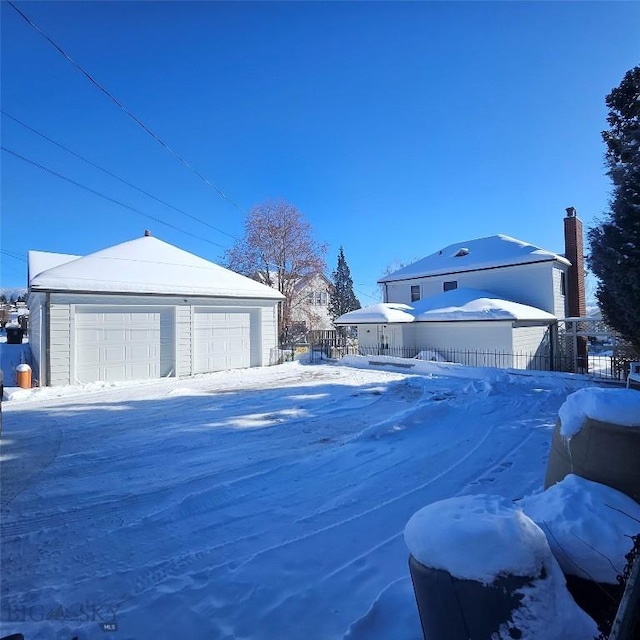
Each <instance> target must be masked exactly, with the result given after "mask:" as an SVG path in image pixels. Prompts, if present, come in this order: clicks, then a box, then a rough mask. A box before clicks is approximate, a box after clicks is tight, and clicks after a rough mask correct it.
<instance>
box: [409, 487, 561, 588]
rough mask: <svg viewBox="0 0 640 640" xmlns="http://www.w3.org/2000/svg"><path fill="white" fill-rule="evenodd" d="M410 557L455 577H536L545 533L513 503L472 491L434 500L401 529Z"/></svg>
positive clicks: (546, 549)
mask: <svg viewBox="0 0 640 640" xmlns="http://www.w3.org/2000/svg"><path fill="white" fill-rule="evenodd" d="M404 540H405V543H406V545H407V547H408V548H409V551H410V552H411V555H413V557H414V558H415V559H416V560H417V561H418V562H420V563H421V564H423V565H424V566H426V567H431V568H432V569H442V570H443V571H448V572H449V573H450V574H451V575H452V576H454V577H456V578H461V579H466V580H476V581H478V582H482V583H483V584H491V583H492V582H493V581H494V580H495V579H496V578H497V577H498V576H501V575H507V574H512V575H516V576H531V577H536V576H539V575H540V573H541V571H542V568H543V566H544V560H545V557H546V556H547V555H548V554H549V547H548V546H547V540H546V538H545V535H544V533H543V532H542V530H541V529H540V527H538V525H536V524H535V523H534V522H533V520H531V519H529V518H528V517H527V516H526V515H525V514H524V513H523V511H522V509H520V508H518V507H516V506H515V505H514V504H513V502H511V501H510V500H507V499H506V498H503V497H500V496H492V495H475V496H463V497H460V498H450V499H448V500H441V501H440V502H434V503H432V504H430V505H427V506H426V507H424V508H422V509H420V511H417V512H416V513H414V514H413V516H412V517H411V519H410V520H409V522H408V523H407V525H406V527H405V530H404Z"/></svg>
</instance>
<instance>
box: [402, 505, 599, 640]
mask: <svg viewBox="0 0 640 640" xmlns="http://www.w3.org/2000/svg"><path fill="white" fill-rule="evenodd" d="M404 539H405V542H406V544H407V546H408V547H409V550H410V552H411V554H412V555H413V556H414V558H416V560H418V561H419V562H421V563H422V564H424V565H425V566H428V567H431V568H434V569H442V570H444V571H448V572H449V573H450V574H451V575H453V576H454V577H457V578H461V579H469V580H476V581H479V582H482V583H483V584H487V585H488V584H491V583H493V582H494V581H495V580H496V578H498V577H500V576H502V575H506V574H511V575H516V576H530V577H531V581H530V582H528V583H527V584H526V585H525V586H524V587H522V588H520V589H518V590H517V591H515V594H516V595H519V596H520V597H521V599H520V603H519V605H518V606H517V607H516V609H514V610H513V611H512V612H511V615H510V618H509V619H508V620H507V621H505V622H504V623H503V624H501V625H500V628H499V629H498V630H497V631H496V632H495V633H493V634H492V635H491V638H492V640H512V638H520V640H541V639H542V638H545V639H548V640H586V639H587V638H594V637H595V636H596V635H597V633H598V631H597V626H596V623H595V622H594V621H593V620H592V619H591V618H590V617H589V616H588V615H587V614H586V613H585V612H584V611H583V610H582V609H580V607H578V606H577V605H576V603H575V602H574V600H573V598H572V597H571V595H570V594H569V592H568V591H567V588H566V581H565V577H564V574H563V573H562V570H561V569H560V566H559V565H558V562H557V561H556V560H555V558H554V557H553V554H552V553H551V550H550V548H549V545H548V544H547V540H546V537H545V535H544V533H543V532H542V530H541V529H540V527H538V525H536V524H535V523H534V522H533V520H531V519H530V518H528V517H527V516H526V515H525V514H524V513H523V511H522V509H520V508H519V507H517V506H516V505H514V503H513V502H511V501H509V500H507V499H505V498H502V497H500V496H491V495H475V496H464V497H461V498H451V499H449V500H442V501H441V502H435V503H433V504H430V505H428V506H426V507H424V508H423V509H421V510H420V511H418V512H416V513H415V514H414V515H413V516H412V517H411V519H410V520H409V522H408V523H407V526H406V527H405V530H404ZM460 606H461V608H462V609H464V603H461V604H460Z"/></svg>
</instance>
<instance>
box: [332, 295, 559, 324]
mask: <svg viewBox="0 0 640 640" xmlns="http://www.w3.org/2000/svg"><path fill="white" fill-rule="evenodd" d="M398 308H400V309H401V310H398ZM396 314H398V315H396ZM396 318H398V319H396ZM463 320H466V321H477V320H511V321H537V322H553V321H555V320H556V317H555V316H554V315H552V314H551V313H547V312H546V311H542V309H538V308H536V307H531V306H529V305H526V304H520V303H519V302H512V301H510V300H505V299H504V298H500V297H498V296H497V295H495V294H493V293H490V292H489V291H480V290H478V289H454V290H453V291H445V292H444V293H440V294H438V295H437V296H433V297H431V298H425V299H424V300H419V301H417V302H414V303H412V304H411V305H406V304H398V303H384V302H382V303H379V304H374V305H372V306H370V307H364V308H363V309H358V310H357V311H351V312H349V313H345V314H344V315H342V316H340V317H339V318H337V319H336V321H335V324H338V325H356V324H388V323H394V322H451V321H463Z"/></svg>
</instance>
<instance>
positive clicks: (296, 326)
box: [291, 273, 334, 334]
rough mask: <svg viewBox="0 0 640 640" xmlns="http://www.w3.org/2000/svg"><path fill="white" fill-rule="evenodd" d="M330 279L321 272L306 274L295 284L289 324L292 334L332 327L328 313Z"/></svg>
mask: <svg viewBox="0 0 640 640" xmlns="http://www.w3.org/2000/svg"><path fill="white" fill-rule="evenodd" d="M331 289H332V285H331V281H330V280H329V279H328V278H327V277H326V276H325V275H324V274H322V273H317V274H315V275H313V276H306V277H305V278H302V279H301V280H300V282H298V283H297V284H296V291H295V294H294V298H293V301H292V303H291V326H292V330H293V333H294V334H301V333H307V332H308V331H326V330H329V329H333V328H334V326H333V321H332V320H331V315H330V314H329V301H330V299H331Z"/></svg>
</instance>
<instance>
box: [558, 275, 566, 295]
mask: <svg viewBox="0 0 640 640" xmlns="http://www.w3.org/2000/svg"><path fill="white" fill-rule="evenodd" d="M566 275H567V274H566V273H565V272H564V271H562V272H561V273H560V293H561V294H562V295H563V296H564V295H566V290H567V278H566Z"/></svg>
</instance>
